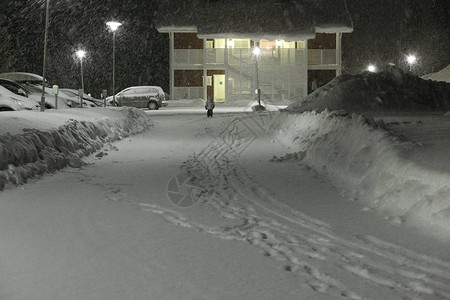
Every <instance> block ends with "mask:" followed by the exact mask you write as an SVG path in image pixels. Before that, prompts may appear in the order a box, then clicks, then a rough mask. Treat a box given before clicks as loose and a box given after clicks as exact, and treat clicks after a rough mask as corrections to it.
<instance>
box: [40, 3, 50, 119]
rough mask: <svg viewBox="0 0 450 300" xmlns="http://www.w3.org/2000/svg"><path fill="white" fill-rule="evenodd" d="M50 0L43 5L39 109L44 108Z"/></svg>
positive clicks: (42, 109)
mask: <svg viewBox="0 0 450 300" xmlns="http://www.w3.org/2000/svg"><path fill="white" fill-rule="evenodd" d="M49 5H50V0H47V4H46V6H45V29H44V61H43V66H42V94H41V111H44V109H45V62H46V58H47V36H48V8H49Z"/></svg>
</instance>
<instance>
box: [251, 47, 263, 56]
mask: <svg viewBox="0 0 450 300" xmlns="http://www.w3.org/2000/svg"><path fill="white" fill-rule="evenodd" d="M260 53H261V49H259V47H255V48H253V54H255V55H256V56H258V55H259V54H260Z"/></svg>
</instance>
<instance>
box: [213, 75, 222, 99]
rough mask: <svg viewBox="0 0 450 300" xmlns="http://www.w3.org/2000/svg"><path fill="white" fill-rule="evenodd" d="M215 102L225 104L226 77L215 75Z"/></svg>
mask: <svg viewBox="0 0 450 300" xmlns="http://www.w3.org/2000/svg"><path fill="white" fill-rule="evenodd" d="M213 86H214V102H225V75H219V74H216V75H213Z"/></svg>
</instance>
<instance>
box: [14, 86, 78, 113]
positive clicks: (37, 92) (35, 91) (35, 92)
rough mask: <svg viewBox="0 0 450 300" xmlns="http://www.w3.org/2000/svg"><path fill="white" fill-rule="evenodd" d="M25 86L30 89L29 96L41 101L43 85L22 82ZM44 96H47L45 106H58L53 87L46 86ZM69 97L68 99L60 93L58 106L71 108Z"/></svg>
mask: <svg viewBox="0 0 450 300" xmlns="http://www.w3.org/2000/svg"><path fill="white" fill-rule="evenodd" d="M21 85H22V86H23V87H25V88H26V89H27V90H28V91H30V94H28V97H29V98H32V99H35V100H36V101H37V102H38V103H41V97H42V85H39V84H31V83H22V84H21ZM44 97H45V108H47V109H49V108H55V107H56V103H55V102H56V99H55V95H53V94H52V92H51V88H48V87H46V88H45V91H44ZM69 107H70V105H69V99H67V98H66V97H64V96H62V97H61V96H59V95H58V108H59V109H61V108H69Z"/></svg>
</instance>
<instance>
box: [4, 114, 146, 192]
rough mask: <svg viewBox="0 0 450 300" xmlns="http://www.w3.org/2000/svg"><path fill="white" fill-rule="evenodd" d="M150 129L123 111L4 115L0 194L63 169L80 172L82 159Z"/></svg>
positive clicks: (139, 116)
mask: <svg viewBox="0 0 450 300" xmlns="http://www.w3.org/2000/svg"><path fill="white" fill-rule="evenodd" d="M152 124H153V123H152V121H151V120H150V119H149V117H148V115H147V114H145V113H144V112H142V111H140V110H137V109H133V108H125V107H124V108H104V109H102V108H96V109H67V110H51V111H50V110H49V111H46V112H34V111H20V112H11V113H2V115H1V118H0V190H2V189H3V188H4V186H5V185H6V184H7V183H14V184H21V183H24V182H26V181H27V179H29V178H31V177H34V176H36V175H40V174H43V173H46V172H53V171H55V170H59V169H62V168H64V167H66V166H72V167H79V166H81V165H82V161H81V158H82V157H84V156H87V155H90V154H92V153H94V152H95V151H97V150H99V149H100V148H101V147H103V146H104V145H105V144H106V143H108V142H112V141H115V140H119V139H122V138H124V137H127V136H129V135H133V134H137V133H141V132H143V131H145V130H147V129H149V128H150V127H151V126H152ZM12 126H14V127H12Z"/></svg>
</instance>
